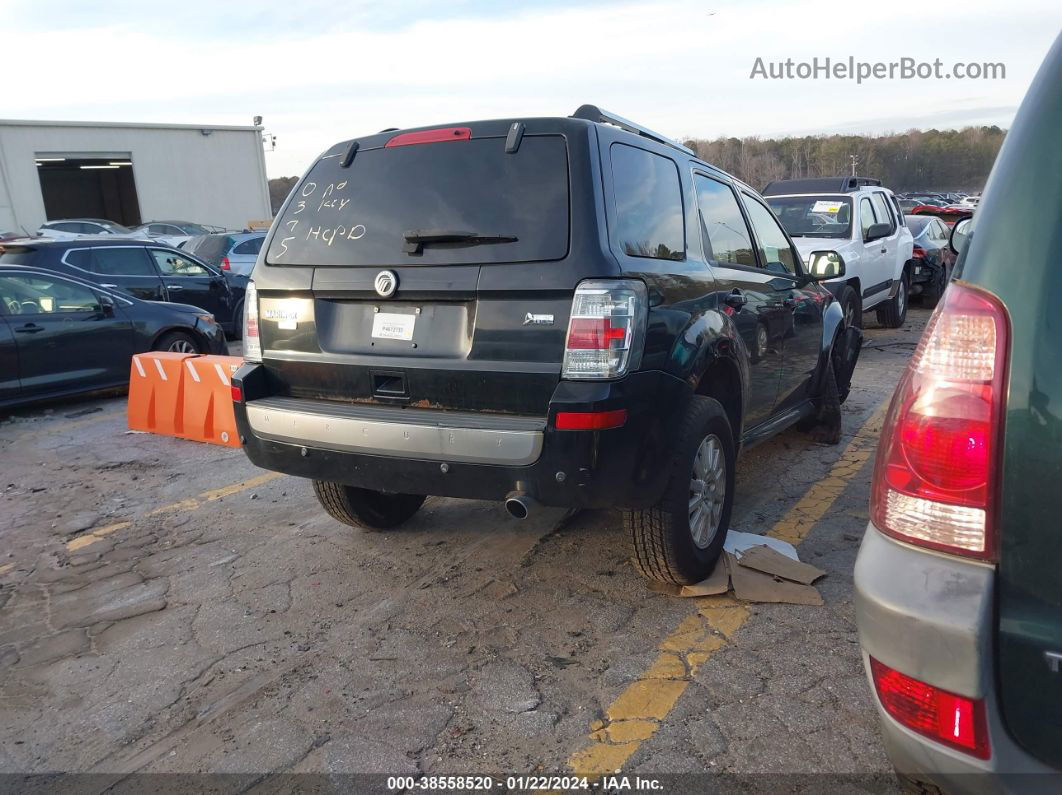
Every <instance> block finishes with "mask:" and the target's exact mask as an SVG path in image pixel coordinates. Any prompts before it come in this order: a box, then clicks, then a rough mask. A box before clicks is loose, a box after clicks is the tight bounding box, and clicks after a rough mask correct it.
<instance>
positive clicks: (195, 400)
mask: <svg viewBox="0 0 1062 795" xmlns="http://www.w3.org/2000/svg"><path fill="white" fill-rule="evenodd" d="M241 364H243V359H241V358H240V357H239V356H195V357H193V358H190V359H185V361H184V370H185V372H184V406H183V410H184V417H183V420H182V423H181V430H180V431H178V432H177V435H178V436H180V437H181V438H182V439H192V440H194V441H197V442H208V443H209V444H220V445H222V446H224V447H239V446H240V435H239V434H238V433H237V432H236V415H235V414H234V413H233V411H232V374H233V373H235V372H236V370H238V369H239V367H240V365H241Z"/></svg>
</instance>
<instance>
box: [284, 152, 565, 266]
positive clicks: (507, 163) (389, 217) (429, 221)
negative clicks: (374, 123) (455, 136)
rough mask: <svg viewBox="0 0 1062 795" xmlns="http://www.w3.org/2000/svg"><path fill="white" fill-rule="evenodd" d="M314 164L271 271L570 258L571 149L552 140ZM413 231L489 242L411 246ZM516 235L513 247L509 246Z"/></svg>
mask: <svg viewBox="0 0 1062 795" xmlns="http://www.w3.org/2000/svg"><path fill="white" fill-rule="evenodd" d="M341 161H342V157H341V156H340V157H328V158H322V159H321V160H319V161H318V162H317V163H316V164H315V165H314V166H313V168H312V169H311V170H310V172H309V174H307V175H306V177H305V179H304V180H303V181H302V182H300V183H299V185H298V186H297V188H296V191H295V194H294V195H293V196H292V197H291V201H290V202H289V204H288V206H287V207H286V208H285V210H284V214H283V216H282V217H281V218H280V220H279V221H278V222H277V223H276V228H275V231H274V234H273V239H272V242H271V244H270V246H269V251H268V253H267V256H266V261H267V263H268V264H270V265H316V266H324V267H329V266H339V267H342V266H358V265H364V266H396V265H398V266H401V265H406V266H408V265H450V264H466V263H467V264H474V265H475V264H491V263H502V262H533V261H540V260H557V259H563V258H564V257H565V256H566V255H567V253H568V233H569V220H568V219H569V198H568V194H569V189H568V149H567V145H566V143H565V140H564V138H563V137H561V136H559V135H545V136H526V137H525V138H524V139H523V141H522V142H521V144H520V148H519V149H518V150H517V151H516V152H514V153H511V154H510V153H506V152H505V139H504V138H479V139H471V140H462V141H453V142H446V143H428V144H419V145H414V146H395V147H392V148H382V147H381V148H377V149H368V150H359V151H358V152H357V154H356V156H355V157H354V160H353V162H351V164H350V166H349V167H348V168H342V167H341ZM413 232H420V233H424V234H426V233H432V232H434V233H438V232H461V233H471V234H475V235H478V236H482V237H484V238H491V237H494V238H504V240H502V239H499V240H495V241H483V242H459V241H435V242H426V243H424V244H422V245H415V246H412V248H414V249H417V250H416V251H415V252H413V253H410V252H408V251H407V250H406V249H407V248H410V247H411V246H409V241H408V240H407V236H408V235H409V234H410V233H413ZM511 238H515V240H513V239H511Z"/></svg>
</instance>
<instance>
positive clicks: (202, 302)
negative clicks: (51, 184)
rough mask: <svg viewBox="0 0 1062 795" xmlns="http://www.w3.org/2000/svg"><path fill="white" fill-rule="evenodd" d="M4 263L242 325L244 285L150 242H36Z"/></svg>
mask: <svg viewBox="0 0 1062 795" xmlns="http://www.w3.org/2000/svg"><path fill="white" fill-rule="evenodd" d="M0 265H24V266H31V267H34V268H44V269H46V270H51V271H56V272H58V273H65V274H68V275H70V276H74V277H75V278H78V279H84V280H86V281H89V282H92V283H94V284H96V285H98V286H99V287H102V288H104V289H107V290H114V291H118V292H122V293H125V294H127V295H131V296H133V297H134V298H139V299H140V300H142V301H168V302H179V303H182V304H190V305H192V306H197V307H199V308H201V309H205V310H206V311H207V312H209V313H210V314H212V315H213V316H214V317H215V318H216V319H217V321H218V323H219V324H220V325H221V327H222V328H223V329H224V330H225V331H226V332H227V333H230V334H232V333H235V332H237V331H238V326H239V325H240V324H241V323H242V318H243V314H242V306H243V293H244V289H245V287H244V284H241V283H240V282H239V281H233V280H230V279H228V278H226V277H225V275H224V274H223V273H222V272H221V271H219V270H218V269H216V268H213V267H211V266H210V265H207V264H206V263H205V262H202V261H201V260H199V259H196V258H195V257H193V256H192V255H190V254H188V253H187V252H185V251H179V250H177V249H175V248H171V247H170V246H164V245H161V244H159V243H154V242H151V241H148V240H99V239H81V240H33V241H18V242H17V243H12V244H7V245H4V246H3V247H2V253H0Z"/></svg>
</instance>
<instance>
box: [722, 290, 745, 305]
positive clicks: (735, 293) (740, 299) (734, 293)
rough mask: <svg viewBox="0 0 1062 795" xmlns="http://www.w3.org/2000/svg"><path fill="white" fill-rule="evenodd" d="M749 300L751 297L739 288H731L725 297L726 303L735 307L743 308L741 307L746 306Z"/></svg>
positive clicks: (724, 301)
mask: <svg viewBox="0 0 1062 795" xmlns="http://www.w3.org/2000/svg"><path fill="white" fill-rule="evenodd" d="M748 302H749V299H748V298H746V297H745V294H744V293H743V292H741V290H738V289H737V288H734V289H733V290H731V291H730V293H729V294H728V295H727V297H726V298H724V299H723V303H724V304H726V305H727V306H730V307H733V308H734V309H741V307H743V306H745V304H747V303H748Z"/></svg>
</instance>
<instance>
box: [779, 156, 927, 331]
mask: <svg viewBox="0 0 1062 795" xmlns="http://www.w3.org/2000/svg"><path fill="white" fill-rule="evenodd" d="M763 195H764V197H765V198H766V199H767V203H768V204H769V205H770V206H771V209H772V210H773V211H774V214H775V215H776V216H778V220H779V221H781V222H782V226H784V227H785V230H786V231H787V232H788V233H789V236H790V237H792V238H793V242H794V243H796V246H797V249H799V251H800V254H801V256H802V257H804V260H805V262H806V261H807V259H808V256H809V255H810V254H811V252H812V251H818V250H821V249H822V248H823V247H824V246H828V247H829V248H831V249H834V250H835V251H837V253H838V254H840V255H841V256H842V257H843V258H844V262H845V275H844V276H843V277H841V278H840V279H837V280H835V281H832V282H827V283H826V286H827V287H829V288H830V291H831V292H832V293H833V294H834V295H835V296H837V300H838V301H839V302H840V304H841V308H842V309H843V310H844V315H845V321H846V322H847V323H848V325H855V326H862V325H863V312H866V311H869V310H871V309H875V310H877V314H878V322H879V323H881V324H882V325H885V326H888V327H889V328H899V327H900V326H902V325H903V323H904V320H905V319H906V317H907V291H908V288H909V287H910V284H911V267H912V266H911V254H912V251H913V249H914V238H913V237H912V235H911V230H910V229H908V228H907V224H906V223H905V222H904V218H903V213H902V212H901V210H900V205H899V203H898V202H897V201H896V197H895V196H893V194H892V191H891V190H889V189H888V188H883V187H882V186H881V182H880V180H876V179H867V178H866V177H831V178H826V179H785V180H778V181H775V182H771V183H769V184H768V185H767V187H766V188H764V190H763ZM824 239H828V240H829V241H830V242H829V243H825V242H823V241H824Z"/></svg>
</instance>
